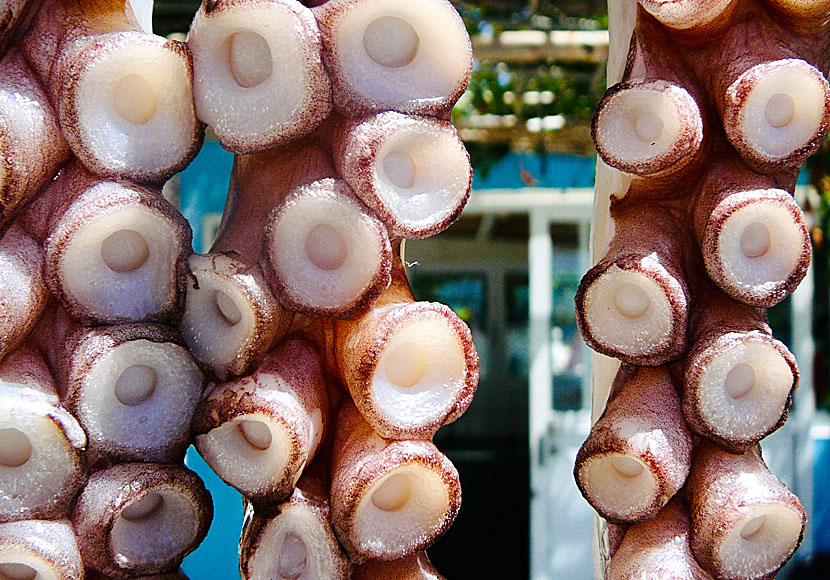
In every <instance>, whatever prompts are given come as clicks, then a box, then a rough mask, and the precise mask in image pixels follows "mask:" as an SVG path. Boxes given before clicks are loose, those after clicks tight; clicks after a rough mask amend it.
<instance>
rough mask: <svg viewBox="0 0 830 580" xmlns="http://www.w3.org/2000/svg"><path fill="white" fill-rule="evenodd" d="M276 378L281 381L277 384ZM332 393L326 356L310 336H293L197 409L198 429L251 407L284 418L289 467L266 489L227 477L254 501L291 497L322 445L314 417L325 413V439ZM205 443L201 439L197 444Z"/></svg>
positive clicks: (220, 422) (216, 390)
mask: <svg viewBox="0 0 830 580" xmlns="http://www.w3.org/2000/svg"><path fill="white" fill-rule="evenodd" d="M272 381H276V384H275V383H274V382H272ZM286 392H287V393H290V394H291V396H292V397H293V398H294V399H295V400H296V401H297V402H298V403H299V405H300V407H301V409H302V411H303V412H302V413H297V412H296V411H295V410H294V409H293V408H292V407H286V406H285V404H284V403H283V402H282V400H281V397H279V396H280V395H282V394H283V393H286ZM329 407H330V406H329V400H328V393H327V390H326V383H325V379H324V375H323V369H322V366H321V361H320V357H319V355H318V353H317V350H316V348H315V347H314V346H313V345H312V344H311V343H309V342H308V341H306V340H303V339H300V338H292V337H289V338H287V339H286V340H284V341H283V342H281V343H280V345H279V346H278V347H277V348H276V349H275V350H274V351H272V352H271V353H270V354H269V355H268V356H267V357H266V358H265V360H263V361H262V364H261V365H260V366H259V368H258V369H257V370H256V371H254V373H253V374H252V375H251V376H250V377H244V378H241V379H237V380H236V381H233V382H230V383H224V384H222V385H219V386H217V387H215V388H214V389H213V390H211V391H210V393H209V394H208V395H207V396H206V398H205V399H204V400H203V401H202V403H201V404H200V405H199V407H198V408H197V410H196V415H195V420H194V423H193V433H194V434H195V435H203V434H206V433H208V432H210V431H211V430H212V429H216V428H217V427H220V426H221V425H223V424H225V423H227V422H228V421H232V420H233V419H235V418H237V417H239V416H241V415H247V414H250V413H259V414H265V415H267V416H269V417H270V418H271V420H272V421H274V422H276V423H281V424H282V425H283V428H284V429H285V430H286V432H287V433H288V436H289V437H290V448H291V451H290V452H289V458H288V461H287V464H286V466H285V469H284V470H283V472H282V473H281V474H279V476H278V477H277V478H276V479H275V480H274V481H272V482H270V484H269V485H268V486H267V487H265V488H263V489H249V488H246V489H243V488H241V487H239V486H238V485H236V484H235V483H236V482H234V481H226V483H228V484H229V485H232V486H234V487H235V488H236V489H238V490H239V491H240V492H242V493H243V494H244V495H245V497H246V498H248V499H249V500H251V501H253V502H275V501H276V502H279V501H283V500H286V499H287V498H288V497H289V496H290V495H291V492H292V490H293V489H294V485H295V482H296V481H297V480H298V479H299V476H300V474H301V473H302V471H303V470H304V469H305V467H306V465H307V464H309V463H310V462H311V461H312V459H314V455H315V453H316V451H317V449H318V447H319V441H320V440H318V441H313V440H312V435H313V432H312V424H311V417H312V415H313V414H314V413H318V412H319V413H320V415H321V418H322V426H321V428H322V434H318V437H320V439H324V438H325V435H327V431H328V422H329V420H330V418H329V415H330V408H329ZM196 447H197V449H199V444H198V442H197V444H196Z"/></svg>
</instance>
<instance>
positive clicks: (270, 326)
mask: <svg viewBox="0 0 830 580" xmlns="http://www.w3.org/2000/svg"><path fill="white" fill-rule="evenodd" d="M189 267H190V274H189V281H188V284H189V286H190V287H192V288H198V285H199V282H198V280H197V278H196V276H195V275H194V274H193V271H194V270H197V269H198V270H203V269H204V271H206V272H209V273H210V274H211V275H212V276H216V277H217V278H219V279H221V280H223V281H227V282H229V283H231V284H232V285H233V286H235V287H236V288H238V289H239V291H240V292H241V293H242V295H243V297H244V300H245V306H244V307H245V308H250V309H251V310H253V312H254V328H253V329H252V331H251V333H250V335H248V337H247V338H246V339H245V340H244V341H243V343H242V344H241V345H240V347H239V349H238V350H237V352H236V354H235V355H234V356H233V358H232V359H231V360H230V361H228V362H227V363H226V364H224V365H221V367H217V366H216V365H214V366H209V365H207V364H206V363H201V361H200V363H201V365H202V367H203V369H204V371H205V372H206V373H211V374H213V375H215V376H216V377H217V378H218V379H219V380H220V381H227V380H230V379H231V378H234V377H239V376H242V375H245V374H248V373H250V372H251V371H252V370H254V369H255V368H256V367H257V365H259V363H260V362H262V359H263V358H264V357H265V354H266V353H267V352H268V350H270V349H271V348H272V347H274V346H275V345H276V344H277V343H278V342H279V341H280V340H281V339H282V338H283V336H285V333H286V332H287V330H288V328H289V326H290V325H291V322H292V321H293V319H294V313H293V312H290V311H286V310H284V309H282V308H281V307H280V306H279V304H278V303H277V301H276V299H275V298H274V296H273V294H271V291H270V290H269V289H268V285H267V282H266V281H265V275H264V274H263V273H262V269H261V268H260V267H259V266H258V265H256V264H253V265H251V264H248V263H246V262H244V261H242V260H240V259H238V258H236V257H234V255H233V254H220V253H211V254H208V255H207V256H201V255H198V254H193V255H192V256H191V257H190V260H189ZM185 340H188V337H187V336H185ZM188 344H189V343H188ZM191 348H192V346H191Z"/></svg>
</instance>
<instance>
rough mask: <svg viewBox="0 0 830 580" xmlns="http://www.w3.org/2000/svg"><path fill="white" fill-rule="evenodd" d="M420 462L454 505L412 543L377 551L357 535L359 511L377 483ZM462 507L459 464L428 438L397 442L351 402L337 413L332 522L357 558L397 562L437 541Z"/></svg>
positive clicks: (344, 545)
mask: <svg viewBox="0 0 830 580" xmlns="http://www.w3.org/2000/svg"><path fill="white" fill-rule="evenodd" d="M407 464H415V465H420V466H422V467H424V468H426V469H429V470H430V471H432V472H434V473H435V474H436V475H438V476H439V477H440V478H441V479H442V481H443V483H444V486H445V488H446V490H447V500H448V503H447V505H446V508H445V509H444V511H443V513H442V517H441V518H440V520H438V521H436V522H435V523H434V524H433V525H432V526H431V527H430V529H428V530H425V531H424V533H423V534H422V535H421V536H419V537H414V538H412V539H411V541H410V542H408V543H407V544H406V545H399V546H383V547H381V548H377V549H373V548H371V547H369V546H360V545H358V544H357V543H356V538H355V537H354V535H353V534H354V527H355V515H356V514H355V510H356V508H357V505H358V504H359V503H360V501H361V500H363V499H364V498H365V497H366V494H367V492H368V491H369V489H370V488H371V487H372V485H373V484H374V483H375V482H376V481H378V479H380V478H381V477H383V476H384V475H385V474H387V473H389V472H390V471H392V470H393V469H395V468H396V467H399V466H402V465H407ZM460 507H461V487H460V484H459V480H458V472H457V471H456V470H455V467H454V466H453V465H452V463H450V461H449V459H447V458H446V456H444V455H443V454H442V453H440V452H439V451H438V449H437V448H436V447H435V445H433V444H432V443H430V442H428V441H412V440H407V441H392V440H387V439H383V438H382V437H380V436H379V435H378V434H377V433H375V432H374V431H373V430H372V428H371V427H370V426H369V424H368V423H367V422H366V420H365V419H363V416H362V415H361V414H360V412H359V411H357V409H356V408H355V407H354V406H353V405H352V404H351V403H345V404H344V405H343V407H341V409H340V413H339V414H338V416H337V425H336V427H335V434H334V446H333V451H332V458H331V512H332V525H333V526H334V530H335V533H336V534H337V537H338V538H339V539H340V543H341V544H342V545H343V547H344V548H345V549H346V551H347V552H348V554H349V557H350V558H351V560H352V561H353V562H355V563H361V562H362V561H364V560H367V559H375V560H397V559H400V558H403V557H406V556H409V555H411V554H414V553H416V552H418V551H421V550H423V549H425V548H426V547H427V546H429V545H431V544H432V543H433V542H434V541H435V540H436V539H437V538H439V537H440V536H441V535H443V534H444V532H446V531H447V530H448V529H449V527H450V526H451V525H452V523H453V521H454V520H455V517H456V516H457V515H458V510H459V509H460Z"/></svg>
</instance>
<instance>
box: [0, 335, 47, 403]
mask: <svg viewBox="0 0 830 580" xmlns="http://www.w3.org/2000/svg"><path fill="white" fill-rule="evenodd" d="M0 382H2V383H5V385H6V386H13V387H25V388H27V389H32V390H34V391H36V392H37V393H38V394H40V395H43V396H44V397H46V400H47V401H49V403H51V404H53V405H58V404H60V394H59V393H58V386H57V384H56V383H55V378H54V376H53V375H52V371H51V370H49V366H48V365H47V364H46V361H45V360H44V358H43V355H42V354H41V353H40V352H39V351H38V350H37V349H36V348H33V347H31V346H28V345H27V346H21V347H20V348H19V349H17V350H15V351H14V352H11V353H9V355H8V356H7V357H6V358H4V359H2V362H0Z"/></svg>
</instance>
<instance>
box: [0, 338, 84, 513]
mask: <svg viewBox="0 0 830 580" xmlns="http://www.w3.org/2000/svg"><path fill="white" fill-rule="evenodd" d="M18 352H19V351H18ZM13 356H14V355H11V356H9V357H7V359H6V360H9V359H11V358H13ZM5 380H6V377H4V376H0V406H2V407H5V408H7V409H12V410H13V409H15V408H17V414H18V415H19V416H22V417H26V416H27V415H28V416H32V415H35V416H39V417H45V418H47V419H49V420H50V421H51V422H52V423H54V424H55V426H56V427H57V428H58V430H59V431H60V432H61V436H62V438H63V439H65V443H66V444H67V446H68V449H67V454H66V455H65V457H66V460H67V461H68V462H69V463H70V465H71V470H70V472H69V475H68V476H67V477H66V478H65V479H64V480H63V481H54V478H52V482H50V485H51V487H52V489H53V492H52V494H51V495H50V496H49V497H48V499H47V500H46V501H44V502H42V503H39V504H36V505H33V506H31V507H29V508H27V509H22V510H21V509H17V510H14V511H7V510H5V509H0V522H11V521H20V520H33V519H58V518H65V517H67V516H68V515H69V513H70V512H71V511H72V505H73V503H74V501H75V498H76V497H77V495H78V491H79V490H80V489H81V487H82V486H83V485H84V484H85V483H86V478H87V458H86V455H85V454H84V450H85V448H86V446H87V438H86V434H85V433H84V431H83V429H82V428H81V426H80V425H79V424H78V421H77V420H76V419H75V417H73V416H72V415H70V414H69V413H68V412H67V411H66V410H65V409H64V408H63V407H60V406H58V405H57V404H55V402H54V396H53V395H51V394H49V393H48V392H44V391H48V387H45V386H44V387H43V388H40V387H41V386H40V385H36V386H34V385H33V386H34V387H35V388H33V386H30V385H26V386H24V387H19V386H18V385H14V384H11V385H9V384H6V383H5V382H4V381H5ZM0 469H8V468H7V467H2V468H0ZM26 469H27V468H26V466H25V464H24V465H23V466H22V470H23V471H22V473H21V477H25V473H26V471H25V470H26ZM29 473H31V469H29ZM34 475H35V477H37V474H34ZM30 479H31V476H30ZM42 482H43V483H44V484H45V483H46V480H43V481H42ZM55 484H57V485H55ZM3 491H4V495H6V494H7V493H8V490H3ZM7 497H8V496H7Z"/></svg>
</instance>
